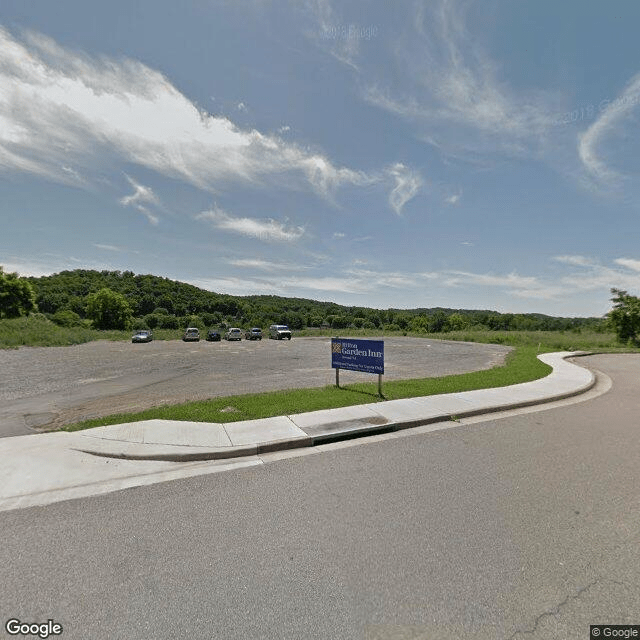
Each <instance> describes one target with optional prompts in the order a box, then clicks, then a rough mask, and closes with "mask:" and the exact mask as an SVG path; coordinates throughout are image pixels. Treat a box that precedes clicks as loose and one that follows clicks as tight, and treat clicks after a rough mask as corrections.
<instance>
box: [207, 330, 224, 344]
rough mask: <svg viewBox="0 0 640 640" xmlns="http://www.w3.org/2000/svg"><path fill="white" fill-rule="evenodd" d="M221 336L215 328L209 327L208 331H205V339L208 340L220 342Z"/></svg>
mask: <svg viewBox="0 0 640 640" xmlns="http://www.w3.org/2000/svg"><path fill="white" fill-rule="evenodd" d="M221 338H222V336H221V335H220V333H219V332H218V331H216V330H215V329H209V331H207V340H208V341H209V342H220V340H221Z"/></svg>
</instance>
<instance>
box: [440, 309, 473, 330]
mask: <svg viewBox="0 0 640 640" xmlns="http://www.w3.org/2000/svg"><path fill="white" fill-rule="evenodd" d="M466 328H467V321H466V320H465V319H464V317H463V316H462V314H460V313H452V314H451V315H450V316H447V321H446V322H445V323H444V327H443V329H442V330H443V331H462V330H463V329H466Z"/></svg>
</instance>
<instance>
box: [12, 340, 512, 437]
mask: <svg viewBox="0 0 640 640" xmlns="http://www.w3.org/2000/svg"><path fill="white" fill-rule="evenodd" d="M384 342H385V375H384V378H383V380H397V379H407V378H419V377H434V376H443V375H449V374H456V373H464V372H467V371H477V370H481V369H488V368H491V367H493V366H494V365H496V364H500V363H502V362H503V361H504V357H505V355H506V354H507V352H508V351H509V350H510V348H509V347H504V346H500V345H492V344H475V343H468V342H451V341H444V340H425V339H421V338H402V337H399V338H385V340H384ZM374 380H375V377H374V376H371V375H368V374H364V373H359V372H351V371H341V372H340V383H341V384H348V383H349V382H353V381H374ZM334 382H335V371H334V370H333V369H332V368H331V349H330V338H326V337H322V338H295V337H294V338H293V339H292V340H291V341H288V340H287V341H282V342H280V341H277V340H268V339H264V340H261V341H253V342H250V341H244V340H243V341H242V342H225V341H223V342H206V341H200V342H191V343H185V342H182V341H178V340H173V341H166V342H165V341H154V342H151V343H147V344H131V343H129V342H107V341H98V342H90V343H87V344H82V345H78V346H72V347H46V348H45V347H25V348H21V349H17V350H0V437H1V436H7V435H18V434H23V433H33V430H32V429H33V428H39V429H42V428H46V429H51V428H56V427H60V426H62V425H64V424H68V423H70V422H75V421H78V420H83V419H86V418H93V417H100V416H104V415H109V414H112V413H118V412H121V411H138V410H141V409H146V408H149V407H153V406H158V405H161V404H174V403H177V402H187V401H190V400H199V399H205V398H211V397H219V396H227V395H233V394H239V393H253V392H259V391H272V390H276V389H287V388H303V387H318V386H323V385H327V384H333V383H334Z"/></svg>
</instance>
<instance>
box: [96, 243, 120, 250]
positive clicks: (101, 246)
mask: <svg viewBox="0 0 640 640" xmlns="http://www.w3.org/2000/svg"><path fill="white" fill-rule="evenodd" d="M93 246H94V247H95V248H96V249H102V250H103V251H115V252H120V251H122V249H120V247H116V246H115V245H113V244H100V243H98V242H94V243H93Z"/></svg>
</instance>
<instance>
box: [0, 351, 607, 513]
mask: <svg viewBox="0 0 640 640" xmlns="http://www.w3.org/2000/svg"><path fill="white" fill-rule="evenodd" d="M573 355H581V353H580V352H561V353H550V354H543V355H540V356H538V357H539V358H540V360H542V361H543V362H545V363H547V364H549V365H551V366H552V367H553V372H552V373H551V374H549V375H548V376H547V377H546V378H542V379H540V380H535V381H533V382H526V383H522V384H516V385H512V386H509V387H501V388H495V389H484V390H477V391H467V392H464V393H451V394H443V395H436V396H426V397H421V398H410V399H405V400H391V401H383V402H374V403H371V404H364V405H356V406H352V407H344V408H339V409H328V410H323V411H313V412H311V413H300V414H296V415H291V416H280V417H274V418H265V419H261V420H248V421H244V422H231V423H226V424H219V423H213V424H212V423H201V422H178V421H171V420H148V421H145V422H133V423H128V424H120V425H112V426H108V427H97V428H94V429H87V430H85V431H76V432H74V433H67V432H55V433H46V434H39V435H30V436H15V437H9V438H2V439H0V511H2V510H7V509H13V508H20V507H26V506H33V505H36V504H48V503H50V502H56V501H58V500H65V499H69V498H75V497H82V496H87V495H95V494H98V493H107V492H109V491H115V490H119V489H122V488H126V487H131V486H139V485H141V484H150V483H154V482H159V481H163V480H170V479H173V478H178V477H185V475H196V474H201V473H211V472H212V471H213V470H224V469H226V468H231V467H238V466H248V465H254V464H260V462H261V461H260V459H259V458H256V457H255V456H257V455H259V454H264V453H268V452H272V451H278V450H284V449H295V448H298V447H309V446H314V445H321V444H323V443H327V442H331V441H335V440H344V439H348V438H352V437H357V436H360V435H372V434H376V433H384V432H389V431H398V430H400V429H407V428H410V427H417V426H420V425H427V424H429V423H435V422H447V421H450V420H451V419H452V418H463V417H467V416H472V415H476V414H483V413H489V412H494V411H503V410H507V409H514V408H518V407H524V406H529V405H534V404H540V403H545V402H551V401H554V400H559V399H562V398H567V397H570V396H573V395H578V394H580V393H583V392H585V391H587V390H589V389H591V387H593V386H594V384H595V382H596V378H595V376H594V374H593V373H592V372H591V371H589V370H587V369H584V368H583V367H579V366H577V365H575V364H572V363H569V362H566V360H565V358H567V357H569V356H573ZM88 454H90V455H88ZM248 456H254V457H253V458H247V457H248ZM232 458H235V459H236V460H229V459H232ZM176 462H182V463H191V464H189V465H179V468H178V467H176V464H175V463H176Z"/></svg>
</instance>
